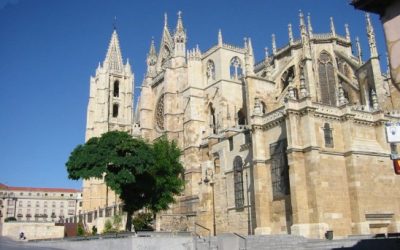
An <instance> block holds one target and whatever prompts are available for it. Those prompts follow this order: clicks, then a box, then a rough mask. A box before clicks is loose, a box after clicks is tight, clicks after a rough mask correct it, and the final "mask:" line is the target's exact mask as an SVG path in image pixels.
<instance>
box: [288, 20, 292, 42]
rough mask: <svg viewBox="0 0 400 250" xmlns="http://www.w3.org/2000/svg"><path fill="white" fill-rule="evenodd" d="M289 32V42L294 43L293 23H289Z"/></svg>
mask: <svg viewBox="0 0 400 250" xmlns="http://www.w3.org/2000/svg"><path fill="white" fill-rule="evenodd" d="M288 33H289V44H292V43H293V30H292V24H291V23H289V24H288Z"/></svg>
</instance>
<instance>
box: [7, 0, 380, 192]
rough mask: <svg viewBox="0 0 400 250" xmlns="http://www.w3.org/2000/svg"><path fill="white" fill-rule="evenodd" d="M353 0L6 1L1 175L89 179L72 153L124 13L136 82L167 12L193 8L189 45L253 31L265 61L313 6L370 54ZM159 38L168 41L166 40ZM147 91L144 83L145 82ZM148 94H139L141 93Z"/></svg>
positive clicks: (31, 182) (28, 179)
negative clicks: (73, 166)
mask: <svg viewBox="0 0 400 250" xmlns="http://www.w3.org/2000/svg"><path fill="white" fill-rule="evenodd" d="M348 2H349V1H346V0H342V1H340V0H335V1H322V0H286V1H272V0H271V1H267V0H247V1H243V0H225V1H217V0H214V1H211V0H202V1H193V0H192V1H189V0H169V1H166V0H148V1H131V0H126V1H123V0H119V1H111V0H109V1H103V0H57V1H55V0H8V1H4V0H0V37H1V39H0V115H1V116H0V117H1V118H0V119H1V120H0V121H1V122H0V157H1V159H0V182H2V183H5V184H7V185H12V186H34V187H71V188H81V182H79V181H72V180H68V178H67V172H66V170H65V162H66V161H67V159H68V156H69V154H70V152H71V151H72V150H73V148H74V147H75V146H76V145H77V144H80V143H83V142H84V134H85V123H86V107H87V102H88V94H89V77H90V75H93V74H94V72H95V69H96V67H97V64H98V62H99V61H103V60H104V57H105V54H106V50H107V46H108V43H109V40H110V37H111V33H112V27H113V21H114V17H115V16H116V17H117V30H118V34H119V38H120V43H121V47H122V54H123V57H124V59H126V58H127V57H128V58H129V59H130V63H131V65H132V68H133V71H134V73H135V84H136V86H138V85H140V84H141V82H142V79H143V74H144V72H145V59H146V53H147V52H148V48H149V45H150V41H151V37H152V36H154V38H155V40H156V45H158V44H159V41H160V36H161V31H162V27H163V19H164V13H165V12H166V13H167V14H168V22H169V27H170V28H172V29H173V28H174V27H175V25H176V19H177V15H176V13H177V12H178V11H179V10H181V11H182V12H183V21H184V26H185V28H186V29H187V32H188V46H187V47H188V48H193V47H195V46H196V44H199V46H200V49H201V50H202V51H205V50H207V49H208V48H209V47H211V46H212V45H214V44H215V43H216V41H217V32H218V29H219V28H221V29H222V34H223V37H224V42H226V43H231V44H234V45H243V37H251V38H252V42H253V47H254V50H255V54H256V59H257V61H259V60H261V59H262V57H263V55H264V47H265V46H268V47H271V45H270V44H271V34H272V33H275V34H276V37H277V43H278V47H282V46H284V45H285V44H286V43H287V41H288V38H287V37H288V35H287V24H288V23H289V22H291V23H292V25H293V31H294V34H295V36H296V37H298V36H299V30H298V24H299V22H298V12H299V9H302V10H303V11H304V12H305V13H308V12H310V13H311V17H312V23H313V30H314V32H315V33H326V32H329V17H330V16H333V17H334V20H335V24H336V32H337V33H339V34H344V24H345V23H348V24H349V25H350V31H351V36H352V39H353V41H354V37H355V36H359V37H360V39H361V42H362V44H361V46H362V48H363V52H364V53H363V54H364V58H367V57H368V55H369V50H368V44H367V38H366V32H365V18H364V14H363V13H362V12H361V11H358V10H354V8H353V7H352V6H350V5H349V4H348ZM372 20H373V24H374V27H375V31H376V34H377V35H376V36H377V43H378V49H379V53H380V55H381V58H382V59H381V64H382V66H383V68H386V65H385V51H386V47H385V44H384V36H383V33H382V27H381V23H380V21H379V18H378V17H377V16H375V15H372ZM157 47H158V46H157ZM136 90H138V89H136ZM136 94H138V93H136Z"/></svg>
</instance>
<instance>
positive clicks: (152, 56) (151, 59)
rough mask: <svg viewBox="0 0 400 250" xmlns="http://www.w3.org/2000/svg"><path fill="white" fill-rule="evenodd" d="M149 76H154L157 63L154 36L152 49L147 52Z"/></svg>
mask: <svg viewBox="0 0 400 250" xmlns="http://www.w3.org/2000/svg"><path fill="white" fill-rule="evenodd" d="M146 62H147V73H146V74H147V76H150V77H152V76H153V75H154V74H155V71H156V69H155V65H156V63H157V52H156V46H155V45H154V37H152V38H151V44H150V50H149V53H148V54H147V60H146Z"/></svg>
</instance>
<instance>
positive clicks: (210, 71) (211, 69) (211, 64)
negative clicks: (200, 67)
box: [206, 60, 215, 81]
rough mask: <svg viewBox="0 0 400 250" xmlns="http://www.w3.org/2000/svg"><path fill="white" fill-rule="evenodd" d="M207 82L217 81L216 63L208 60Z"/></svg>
mask: <svg viewBox="0 0 400 250" xmlns="http://www.w3.org/2000/svg"><path fill="white" fill-rule="evenodd" d="M206 74H207V80H208V81H211V80H215V64H214V61H212V60H208V62H207V73H206Z"/></svg>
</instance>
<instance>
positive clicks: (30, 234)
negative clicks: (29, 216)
mask: <svg viewBox="0 0 400 250" xmlns="http://www.w3.org/2000/svg"><path fill="white" fill-rule="evenodd" d="M21 232H24V234H25V237H26V238H27V239H28V240H36V239H52V238H63V237H64V226H56V225H54V223H29V222H22V223H21V222H7V223H3V224H2V230H1V235H2V236H6V237H10V238H11V239H15V240H16V239H18V238H19V234H20V233H21Z"/></svg>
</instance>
